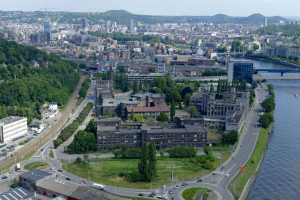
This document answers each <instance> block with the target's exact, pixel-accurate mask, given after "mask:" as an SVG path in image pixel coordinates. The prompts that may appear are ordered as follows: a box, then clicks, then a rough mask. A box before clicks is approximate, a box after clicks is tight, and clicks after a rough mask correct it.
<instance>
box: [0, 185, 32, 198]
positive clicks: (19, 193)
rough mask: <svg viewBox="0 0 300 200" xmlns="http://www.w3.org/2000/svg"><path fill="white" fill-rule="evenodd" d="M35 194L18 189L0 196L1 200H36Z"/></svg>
mask: <svg viewBox="0 0 300 200" xmlns="http://www.w3.org/2000/svg"><path fill="white" fill-rule="evenodd" d="M35 199H36V198H34V194H33V193H32V192H29V191H27V190H26V189H24V188H21V187H17V188H14V189H10V190H9V191H7V192H4V193H2V194H0V200H35Z"/></svg>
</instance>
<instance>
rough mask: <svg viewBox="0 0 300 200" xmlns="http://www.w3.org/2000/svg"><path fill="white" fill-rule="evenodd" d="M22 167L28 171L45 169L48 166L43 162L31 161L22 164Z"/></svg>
mask: <svg viewBox="0 0 300 200" xmlns="http://www.w3.org/2000/svg"><path fill="white" fill-rule="evenodd" d="M24 168H25V169H26V170H28V171H31V170H34V169H46V168H48V164H47V163H44V162H33V163H29V164H27V165H25V166H24Z"/></svg>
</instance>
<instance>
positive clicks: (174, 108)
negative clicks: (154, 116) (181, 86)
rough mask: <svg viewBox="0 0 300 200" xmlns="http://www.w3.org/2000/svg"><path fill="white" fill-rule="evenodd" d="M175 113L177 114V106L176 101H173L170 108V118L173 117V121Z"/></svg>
mask: <svg viewBox="0 0 300 200" xmlns="http://www.w3.org/2000/svg"><path fill="white" fill-rule="evenodd" d="M175 114H176V107H175V103H174V102H172V103H171V108H170V119H171V121H174V117H175Z"/></svg>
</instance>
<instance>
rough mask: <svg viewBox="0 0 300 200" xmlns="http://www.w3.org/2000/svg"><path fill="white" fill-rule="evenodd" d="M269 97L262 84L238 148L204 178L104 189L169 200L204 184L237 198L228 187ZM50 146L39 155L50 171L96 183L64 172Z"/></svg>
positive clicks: (224, 196)
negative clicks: (51, 155)
mask: <svg viewBox="0 0 300 200" xmlns="http://www.w3.org/2000/svg"><path fill="white" fill-rule="evenodd" d="M266 96H267V92H266V89H265V88H262V87H260V86H259V87H258V88H257V89H256V101H255V103H254V105H253V107H252V109H251V110H250V111H249V113H248V115H247V118H246V120H245V124H244V128H243V132H242V133H241V136H240V139H239V142H238V144H237V147H236V150H235V151H234V153H233V154H232V155H231V157H230V158H229V159H228V160H227V161H226V162H225V163H224V164H223V165H222V166H220V167H219V168H217V169H216V170H215V171H213V172H212V173H210V174H209V175H207V176H205V177H200V178H201V179H200V178H195V179H194V180H191V181H186V182H179V183H176V184H173V185H171V186H167V187H162V188H158V189H152V190H146V189H145V190H140V189H130V188H121V187H113V186H105V191H107V192H110V193H113V194H117V195H122V196H129V197H133V196H139V195H141V194H143V195H144V196H148V195H150V194H151V193H156V194H157V195H158V194H159V195H163V194H169V197H170V199H174V200H179V199H181V193H182V191H183V190H185V189H187V188H191V187H205V188H208V189H210V190H212V191H214V193H215V194H216V196H217V198H218V200H221V199H222V200H234V197H233V195H232V194H231V192H230V191H229V190H228V187H229V184H230V183H231V181H232V180H233V179H234V177H235V176H236V175H237V174H238V173H239V171H240V166H242V165H244V164H245V163H246V162H247V161H248V160H249V159H250V156H251V154H252V152H253V151H254V148H255V145H256V142H257V138H258V134H259V129H260V128H259V127H257V122H258V118H259V115H258V112H259V111H260V110H261V107H260V103H261V102H262V101H263V100H264V99H265V97H266ZM79 108H80V106H79ZM79 108H78V109H77V111H78V112H79V110H80V109H79ZM75 113H76V112H75ZM73 117H74V119H75V115H72V117H71V119H73ZM51 145H52V142H49V146H46V147H45V148H44V149H42V151H40V155H41V158H42V159H43V160H47V161H48V163H50V166H51V168H50V170H51V171H52V172H53V173H56V174H57V175H58V176H61V177H68V178H70V179H71V181H72V182H75V183H78V184H85V185H87V186H91V185H92V184H93V182H90V181H89V180H85V179H83V178H81V177H78V176H76V175H73V174H70V173H68V172H65V171H62V170H61V163H60V160H59V159H57V158H55V159H51V158H48V156H49V152H48V151H49V149H51ZM200 180H201V181H200Z"/></svg>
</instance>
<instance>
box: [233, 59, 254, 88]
mask: <svg viewBox="0 0 300 200" xmlns="http://www.w3.org/2000/svg"><path fill="white" fill-rule="evenodd" d="M253 73H254V67H253V63H251V62H232V63H230V64H229V66H228V81H229V82H233V81H246V82H248V83H252V81H253Z"/></svg>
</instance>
